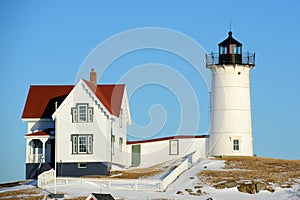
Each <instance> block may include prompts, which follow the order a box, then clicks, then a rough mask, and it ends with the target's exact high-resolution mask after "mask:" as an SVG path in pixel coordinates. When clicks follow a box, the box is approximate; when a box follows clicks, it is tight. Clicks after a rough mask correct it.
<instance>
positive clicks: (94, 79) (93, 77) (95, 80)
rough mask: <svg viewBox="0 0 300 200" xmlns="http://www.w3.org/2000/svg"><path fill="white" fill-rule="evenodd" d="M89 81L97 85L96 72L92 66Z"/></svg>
mask: <svg viewBox="0 0 300 200" xmlns="http://www.w3.org/2000/svg"><path fill="white" fill-rule="evenodd" d="M90 82H91V83H93V84H94V85H97V73H96V71H95V69H94V68H92V69H91V72H90Z"/></svg>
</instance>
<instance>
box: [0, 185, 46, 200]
mask: <svg viewBox="0 0 300 200" xmlns="http://www.w3.org/2000/svg"><path fill="white" fill-rule="evenodd" d="M4 198H7V199H10V200H11V199H12V200H16V199H32V200H39V199H44V194H42V193H41V190H40V189H37V188H34V189H23V190H13V191H7V192H1V193H0V199H4Z"/></svg>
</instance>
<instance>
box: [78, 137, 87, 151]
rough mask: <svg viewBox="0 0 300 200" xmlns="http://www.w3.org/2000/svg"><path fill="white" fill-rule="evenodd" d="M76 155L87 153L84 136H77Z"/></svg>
mask: <svg viewBox="0 0 300 200" xmlns="http://www.w3.org/2000/svg"><path fill="white" fill-rule="evenodd" d="M78 153H87V138H86V136H78Z"/></svg>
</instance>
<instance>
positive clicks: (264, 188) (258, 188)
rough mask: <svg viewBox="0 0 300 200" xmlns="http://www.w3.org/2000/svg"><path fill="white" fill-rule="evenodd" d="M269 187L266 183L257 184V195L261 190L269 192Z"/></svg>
mask: <svg viewBox="0 0 300 200" xmlns="http://www.w3.org/2000/svg"><path fill="white" fill-rule="evenodd" d="M267 188H268V185H267V184H266V183H263V182H256V183H255V191H256V193H259V191H261V190H267Z"/></svg>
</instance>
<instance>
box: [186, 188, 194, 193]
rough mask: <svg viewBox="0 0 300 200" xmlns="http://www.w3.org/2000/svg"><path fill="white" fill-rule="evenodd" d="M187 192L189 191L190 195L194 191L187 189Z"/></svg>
mask: <svg viewBox="0 0 300 200" xmlns="http://www.w3.org/2000/svg"><path fill="white" fill-rule="evenodd" d="M185 191H187V192H188V193H191V192H193V190H192V189H185Z"/></svg>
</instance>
